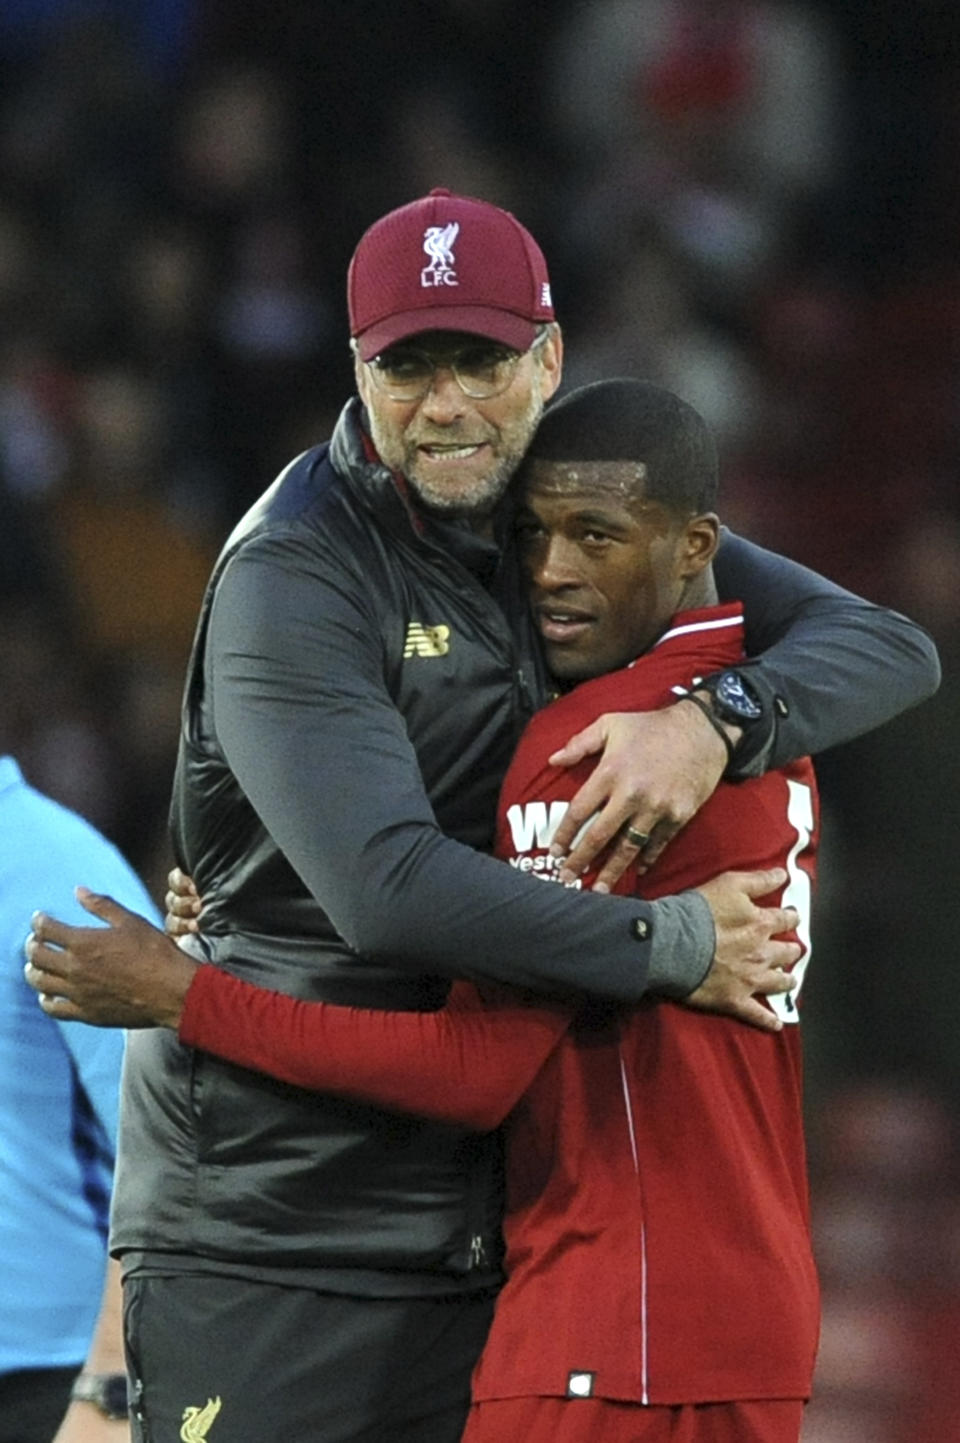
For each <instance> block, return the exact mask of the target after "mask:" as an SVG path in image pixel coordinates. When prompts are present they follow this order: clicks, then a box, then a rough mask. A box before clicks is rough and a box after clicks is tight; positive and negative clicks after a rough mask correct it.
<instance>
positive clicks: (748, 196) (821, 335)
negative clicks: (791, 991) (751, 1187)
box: [0, 0, 960, 1443]
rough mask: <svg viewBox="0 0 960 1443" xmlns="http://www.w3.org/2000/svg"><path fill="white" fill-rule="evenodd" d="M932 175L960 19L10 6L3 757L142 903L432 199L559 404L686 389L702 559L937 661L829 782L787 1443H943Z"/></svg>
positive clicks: (948, 965) (941, 320)
mask: <svg viewBox="0 0 960 1443" xmlns="http://www.w3.org/2000/svg"><path fill="white" fill-rule="evenodd" d="M958 154H960V20H958V12H957V7H956V5H955V4H954V3H953V0H915V3H914V4H913V5H911V6H903V5H899V4H895V3H893V0H874V3H871V0H819V3H813V0H807V3H782V4H781V3H779V0H539V3H537V4H536V5H532V4H531V5H529V6H528V5H517V4H515V3H511V0H442V3H435V0H418V3H409V4H404V3H402V0H271V3H269V4H257V3H253V0H249V3H243V0H113V3H107V0H103V3H94V0H73V3H68V0H3V4H2V6H0V678H2V681H0V749H2V750H4V751H10V752H13V753H14V754H16V755H17V756H18V757H19V759H20V760H21V763H22V765H23V766H24V769H25V771H26V773H27V775H28V776H29V777H30V779H31V780H32V781H34V782H35V783H36V784H37V785H38V786H40V787H42V788H44V789H45V790H47V791H49V792H51V793H52V794H53V795H55V796H57V797H59V798H61V799H62V800H64V801H65V802H67V803H69V804H71V805H73V806H75V807H77V808H78V809H79V810H80V811H81V812H83V813H85V814H86V815H87V816H89V817H90V818H91V819H92V820H93V821H94V822H96V823H97V824H98V825H99V826H100V827H102V828H103V829H104V830H105V831H106V832H107V833H108V834H109V835H111V836H113V837H114V838H115V839H116V840H117V841H118V842H119V843H120V845H121V846H122V847H123V848H124V849H125V850H126V852H127V853H128V855H129V856H130V857H131V858H132V859H133V860H134V862H135V863H136V864H137V865H138V867H139V868H140V870H141V872H142V873H143V874H144V875H145V877H146V878H147V879H148V881H149V883H150V885H151V887H152V890H153V891H154V893H155V895H156V896H157V897H158V898H159V897H160V896H161V895H162V890H163V885H164V884H163V878H164V875H165V872H166V869H167V866H168V865H169V861H170V857H169V852H168V844H167V840H166V835H165V810H166V800H167V792H168V787H169V782H170V772H171V764H172V758H173V755H174V748H175V742H176V731H177V712H178V704H179V687H180V677H181V673H182V669H183V666H184V662H185V658H186V654H187V650H188V647H189V642H190V635H191V630H192V625H193V619H194V614H195V612H196V608H197V605H198V601H199V598H200V595H201V591H202V587H203V583H204V579H205V575H206V572H207V569H208V567H209V565H210V562H211V560H212V558H213V556H214V555H215V553H216V550H217V549H218V546H219V543H220V542H221V540H222V539H223V537H224V536H225V534H226V532H227V531H228V529H229V528H230V526H231V524H232V523H233V521H234V520H235V519H236V518H237V517H238V516H239V515H240V514H241V513H242V511H243V510H244V509H245V507H246V506H247V504H248V503H249V502H250V501H251V500H252V499H253V498H254V497H255V496H256V495H257V494H258V493H259V491H260V490H261V489H262V488H263V487H264V485H265V484H266V483H267V481H269V480H270V479H271V478H272V476H273V475H274V474H275V472H276V471H277V470H278V469H279V467H280V466H281V465H282V464H284V463H285V462H286V461H287V460H288V459H289V458H290V457H291V456H292V455H293V454H294V453H295V452H296V451H298V450H300V449H303V448H304V447H305V446H306V445H308V444H311V443H312V442H313V441H315V440H317V439H320V438H322V437H323V436H325V435H326V434H327V432H328V429H329V427H330V425H331V423H332V421H333V419H334V417H335V416H336V414H337V412H338V411H339V408H340V406H341V405H342V403H343V401H344V400H345V398H346V396H347V394H348V392H349V390H350V386H351V370H350V364H349V356H348V351H347V346H346V312H345V305H344V273H345V268H346V264H347V260H348V258H349V254H350V251H351V249H352V247H353V245H354V243H355V241H356V239H357V238H358V236H359V234H360V232H361V231H362V230H363V228H364V227H365V226H366V225H367V224H368V223H369V222H370V221H371V220H373V219H374V218H375V217H376V216H377V215H378V214H380V213H381V212H382V211H384V210H386V209H388V208H389V207H391V206H393V205H395V204H400V203H402V202H403V201H405V200H407V199H409V198H411V197H412V196H414V195H416V194H419V193H421V192H423V191H424V190H426V189H428V188H429V187H430V186H432V185H437V184H441V185H446V186H449V187H451V188H453V189H458V190H462V191H466V192H468V193H473V194H478V195H483V196H486V197H487V198H489V199H491V200H495V201H497V202H499V203H500V204H502V205H505V206H507V207H508V208H510V209H513V210H515V211H516V212H517V213H518V214H519V215H520V216H521V218H522V219H523V220H524V222H526V223H527V224H528V225H529V226H530V227H531V228H532V230H533V231H534V232H535V234H536V235H537V236H538V237H539V239H540V240H541V242H542V244H543V246H544V249H545V251H546V253H547V255H548V257H549V259H550V264H551V271H552V276H553V282H554V294H555V299H556V302H557V305H558V310H559V314H560V317H561V319H562V321H563V323H564V326H565V330H566V333H567V342H568V354H569V357H570V365H569V370H568V376H567V384H576V383H578V382H580V381H582V380H585V379H591V378H594V377H596V376H599V375H613V374H631V373H632V374H639V375H644V376H649V377H652V378H654V379H657V380H659V381H661V382H662V383H664V384H667V385H670V386H672V387H673V388H674V389H676V390H678V391H679V392H680V393H681V394H683V395H684V396H686V397H687V398H688V399H689V400H691V401H693V402H694V403H695V404H696V405H698V406H699V407H700V408H701V410H702V411H703V412H704V413H705V414H706V415H707V417H708V418H709V420H710V421H711V423H712V424H713V426H714V427H715V429H716V431H717V433H718V435H719V437H720V440H721V445H722V455H723V464H724V477H725V480H724V491H723V496H724V503H723V509H724V513H725V517H726V519H727V520H728V521H729V522H730V523H731V524H732V525H734V526H736V527H737V528H738V529H741V530H743V531H744V532H746V533H747V534H749V535H750V536H751V537H753V538H754V539H755V540H758V541H760V542H763V543H766V544H768V545H771V546H773V547H776V548H778V549H780V550H782V551H784V552H786V553H787V554H789V555H791V556H794V557H796V558H798V559H799V560H802V561H804V562H807V563H809V564H811V565H813V566H815V567H818V568H820V569H822V570H824V571H826V572H827V573H828V574H830V575H831V576H832V577H834V578H835V579H837V580H839V581H841V582H843V583H845V584H847V585H849V586H851V587H853V588H855V589H856V590H859V591H861V592H863V593H865V594H866V595H868V596H870V597H871V598H873V599H875V600H877V601H881V602H884V603H886V604H889V605H893V606H896V607H899V608H901V609H903V610H906V611H908V612H909V613H910V614H911V615H913V616H914V617H915V618H917V619H918V620H920V621H922V622H923V623H924V624H925V625H926V626H927V627H928V628H929V629H930V630H931V632H932V633H933V634H934V636H935V638H936V640H937V642H938V644H939V646H940V649H941V655H942V659H943V663H944V670H945V681H944V685H943V689H942V691H941V693H940V695H939V696H938V697H937V698H936V700H935V701H933V702H930V703H927V704H926V705H925V706H923V707H922V708H920V709H919V710H917V711H916V712H914V713H912V714H910V715H908V716H906V717H904V718H903V719H902V720H900V721H898V722H897V723H895V724H894V725H892V726H890V727H888V728H886V729H885V730H884V731H882V732H880V733H878V734H876V735H875V736H873V737H870V738H867V739H865V740H863V741H861V742H858V743H855V744H853V745H850V746H847V747H844V748H840V749H837V750H836V751H835V752H834V753H832V754H830V755H828V756H825V757H824V758H822V760H821V764H820V774H821V779H822V786H823V793H824V804H825V831H826V838H825V843H824V851H823V861H822V885H821V888H820V894H819V901H818V907H817V912H816V915H815V928H814V931H815V947H816V956H815V963H814V967H813V969H812V973H811V977H810V980H809V982H808V986H807V994H806V1004H807V1012H806V1016H807V1022H806V1028H805V1032H806V1036H807V1046H808V1055H809V1121H810V1136H811V1154H812V1156H811V1167H812V1176H813V1182H814V1203H815V1217H816V1228H817V1237H818V1247H819V1252H820V1259H821V1265H822V1269H823V1276H824V1283H825V1308H824V1337H823V1347H822V1351H821V1359H820V1367H819V1380H818V1384H819V1387H818V1396H817V1399H816V1401H815V1403H814V1404H813V1405H812V1407H811V1409H810V1410H809V1417H808V1423H807V1429H806V1433H805V1443H948V1440H950V1439H955V1438H960V1422H958V1421H957V1419H958V1417H960V1368H958V1367H957V1364H956V1356H957V1339H958V1337H960V1185H958V1150H957V1138H956V1132H955V1125H956V1124H955V1110H956V1109H955V1103H956V1099H957V1097H958V1094H960V1027H958V1021H960V1009H958V1003H957V997H958V987H957V976H956V969H957V952H958V942H957V936H958V924H957V920H956V909H957V906H958V896H960V887H958V882H960V867H958V861H957V841H956V838H957V826H956V812H957V808H958V804H960V761H958V757H960V742H958V739H960V681H958V668H957V662H958V653H960V484H958V447H957V438H958V421H960V349H958V337H960V261H958V254H960V253H958V247H957V241H958V228H960V165H958V163H957V156H958ZM78 880H79V879H78ZM770 1345H771V1347H776V1346H777V1340H776V1339H771V1340H770Z"/></svg>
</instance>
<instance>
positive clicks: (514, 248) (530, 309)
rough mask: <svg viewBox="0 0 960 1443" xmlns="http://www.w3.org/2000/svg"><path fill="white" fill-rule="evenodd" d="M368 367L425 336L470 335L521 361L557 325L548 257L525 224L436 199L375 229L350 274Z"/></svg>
mask: <svg viewBox="0 0 960 1443" xmlns="http://www.w3.org/2000/svg"><path fill="white" fill-rule="evenodd" d="M347 303H348V305H349V309H350V334H351V336H353V337H354V339H355V340H356V342H357V349H358V350H359V352H360V355H361V357H362V359H363V360H365V361H369V360H371V359H372V358H373V357H374V356H376V355H379V353H380V352H381V351H385V350H386V349H387V347H388V346H392V345H395V344H396V342H397V341H402V340H404V339H405V338H406V337H407V336H413V335H416V334H417V332H418V331H469V332H471V333H472V334H474V335H478V336H489V337H490V339H491V340H494V341H501V342H502V343H503V344H504V345H506V346H511V347H513V349H514V350H517V351H525V350H527V348H528V347H529V346H531V345H532V344H533V342H534V339H535V337H536V333H537V327H538V326H540V325H542V324H543V323H544V322H545V321H552V320H553V302H552V300H551V298H550V278H549V276H548V275H547V263H546V261H545V260H544V258H543V252H542V251H541V249H540V247H539V246H538V245H537V243H536V241H535V240H534V238H533V236H532V235H531V234H530V232H529V231H528V230H525V229H524V227H523V226H522V225H521V224H520V222H519V221H518V220H517V218H516V216H513V215H511V214H510V212H509V211H507V210H501V209H500V207H499V206H496V205H491V204H490V203H489V201H485V200H476V199H475V198H474V197H472V196H466V195H454V194H452V192H451V191H449V190H439V189H438V190H432V191H431V192H430V194H429V195H426V196H423V197H422V199H420V200H414V201H411V202H410V204H409V205H402V206H401V207H400V208H399V210H392V211H390V212H389V214H387V215H385V216H382V217H381V219H380V220H378V221H374V223H373V225H372V226H371V227H370V229H369V230H367V231H365V232H364V234H363V235H362V236H361V238H360V242H359V244H358V246H357V248H356V250H355V251H354V253H353V259H352V260H351V262H350V269H349V271H348V272H347Z"/></svg>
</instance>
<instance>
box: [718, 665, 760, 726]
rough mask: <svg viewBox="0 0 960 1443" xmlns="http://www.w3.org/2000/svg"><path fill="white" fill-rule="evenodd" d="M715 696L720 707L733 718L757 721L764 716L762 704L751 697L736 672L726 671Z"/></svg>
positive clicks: (719, 681) (720, 678)
mask: <svg viewBox="0 0 960 1443" xmlns="http://www.w3.org/2000/svg"><path fill="white" fill-rule="evenodd" d="M714 696H715V697H716V699H717V701H718V702H719V703H720V705H721V706H722V707H724V708H725V709H726V710H727V711H728V712H729V713H730V714H731V718H740V719H742V720H743V721H756V720H757V719H758V718H759V717H760V716H762V715H763V708H762V707H761V706H760V703H759V702H758V701H757V700H756V698H755V697H753V696H751V694H750V693H749V691H748V690H747V688H746V687H745V686H744V684H743V681H742V679H741V678H740V676H739V675H738V674H737V673H736V672H735V671H725V672H724V673H723V675H722V676H721V677H719V678H718V680H717V682H716V685H715V687H714Z"/></svg>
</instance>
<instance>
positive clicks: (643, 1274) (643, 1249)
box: [617, 1043, 650, 1403]
mask: <svg viewBox="0 0 960 1443" xmlns="http://www.w3.org/2000/svg"><path fill="white" fill-rule="evenodd" d="M617 1051H618V1056H619V1058H620V1084H621V1086H622V1088H623V1106H624V1111H625V1112H626V1117H627V1130H628V1132H629V1134H630V1153H631V1156H632V1157H633V1171H634V1176H635V1177H636V1179H637V1185H638V1187H639V1183H640V1158H639V1156H638V1154H637V1135H636V1131H635V1130H634V1125H633V1103H632V1102H631V1100H630V1088H629V1085H628V1083H627V1069H626V1065H625V1063H624V1060H623V1044H622V1043H621V1044H620V1045H619V1047H618V1049H617ZM647 1327H648V1319H647V1224H646V1220H645V1219H641V1222H640V1389H641V1394H640V1397H641V1402H643V1403H649V1402H650V1394H649V1382H650V1379H649V1372H648V1356H647V1342H648V1338H647Z"/></svg>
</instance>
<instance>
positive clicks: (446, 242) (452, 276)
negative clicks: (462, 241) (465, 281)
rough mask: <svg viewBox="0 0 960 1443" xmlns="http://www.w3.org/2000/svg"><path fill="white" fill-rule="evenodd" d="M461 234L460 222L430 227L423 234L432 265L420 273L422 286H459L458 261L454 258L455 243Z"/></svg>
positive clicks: (453, 221) (425, 267) (425, 248)
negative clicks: (456, 266)
mask: <svg viewBox="0 0 960 1443" xmlns="http://www.w3.org/2000/svg"><path fill="white" fill-rule="evenodd" d="M459 232H460V223H459V221H455V220H452V221H450V223H449V225H443V226H440V225H430V226H427V229H426V230H425V231H424V233H423V248H424V250H425V251H426V253H427V255H428V256H429V257H430V264H429V265H428V266H424V268H423V270H422V271H421V272H420V284H421V285H422V286H458V285H459V284H460V282H459V281H458V280H457V273H456V271H455V270H454V266H455V265H456V261H455V260H454V256H453V245H454V241H455V240H456V239H457V236H458V234H459Z"/></svg>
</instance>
